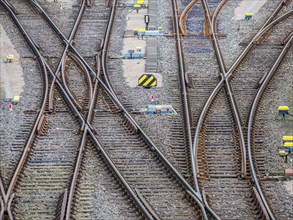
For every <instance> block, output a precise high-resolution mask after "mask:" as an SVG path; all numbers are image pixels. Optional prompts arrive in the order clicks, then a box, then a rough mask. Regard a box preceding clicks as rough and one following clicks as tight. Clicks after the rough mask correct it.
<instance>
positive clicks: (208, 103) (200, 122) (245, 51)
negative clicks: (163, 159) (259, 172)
mask: <svg viewBox="0 0 293 220" xmlns="http://www.w3.org/2000/svg"><path fill="white" fill-rule="evenodd" d="M222 2H225V3H226V1H225V0H223V1H222ZM222 2H221V3H222ZM221 3H220V4H221ZM283 5H284V4H283V2H282V3H281V4H279V5H278V7H277V8H276V9H275V11H274V12H273V14H272V15H271V16H270V17H269V19H268V21H267V22H265V24H264V25H263V26H262V28H261V29H260V31H259V32H258V33H257V34H256V36H255V37H254V39H253V40H252V41H251V42H250V44H249V45H248V47H247V48H246V49H245V50H244V52H243V53H246V54H247V53H248V51H249V50H250V49H251V47H252V46H253V45H254V42H255V41H256V40H257V39H258V37H260V36H262V33H265V32H266V31H267V30H268V29H270V28H267V29H266V30H263V29H265V28H266V27H267V26H268V25H269V21H272V20H273V19H274V17H275V16H276V15H277V14H278V13H277V12H279V11H280V10H281V8H282V7H283ZM222 6H223V5H220V6H218V7H217V9H216V11H215V13H214V15H213V19H212V28H213V31H212V32H213V33H216V24H215V23H216V19H215V15H216V16H217V14H218V13H219V9H218V8H219V7H222ZM278 21H280V19H277V21H275V22H272V23H278ZM269 26H273V24H270V25H269ZM213 36H215V35H213ZM244 57H245V56H242V58H241V59H238V61H239V62H238V64H237V65H235V64H234V66H235V67H237V66H238V65H239V64H240V63H241V62H242V60H243V59H244ZM228 72H229V74H228V75H227V76H228V77H229V76H230V75H231V73H232V71H231V69H230V70H229V71H228ZM227 76H226V77H227ZM226 77H225V78H226ZM224 82H225V80H224V78H223V77H222V79H221V81H220V82H219V83H218V85H217V86H216V87H215V89H214V91H213V92H212V93H211V95H210V96H209V98H208V100H207V101H206V103H205V105H204V108H203V110H202V112H201V114H200V117H199V120H198V124H197V127H196V132H195V137H194V145H193V150H194V152H193V156H194V158H195V159H194V160H195V162H196V167H197V173H199V169H198V160H197V148H198V145H199V134H200V131H201V127H202V123H203V119H204V117H205V114H206V112H207V110H208V109H209V107H210V105H211V103H212V101H213V100H214V98H215V97H216V95H217V94H218V93H219V91H220V88H221V87H222V86H223V84H224ZM205 201H206V200H204V202H205ZM205 205H206V206H208V204H207V203H206V202H205Z"/></svg>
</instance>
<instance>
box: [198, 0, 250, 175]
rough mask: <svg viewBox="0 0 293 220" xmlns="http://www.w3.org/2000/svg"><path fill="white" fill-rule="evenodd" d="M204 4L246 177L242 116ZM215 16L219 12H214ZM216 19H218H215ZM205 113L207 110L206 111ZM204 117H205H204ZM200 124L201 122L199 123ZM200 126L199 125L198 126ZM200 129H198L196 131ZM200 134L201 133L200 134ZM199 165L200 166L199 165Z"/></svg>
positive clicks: (203, 1) (242, 169)
mask: <svg viewBox="0 0 293 220" xmlns="http://www.w3.org/2000/svg"><path fill="white" fill-rule="evenodd" d="M202 3H203V6H204V10H205V12H206V14H207V17H208V20H209V24H210V27H212V38H213V44H214V48H215V52H216V56H217V60H218V63H219V67H220V70H221V77H222V79H223V80H224V81H225V85H226V89H227V92H228V95H229V99H230V102H231V106H232V110H233V115H234V117H235V120H236V125H237V130H238V133H239V138H240V149H241V177H245V176H246V150H245V140H244V135H243V130H242V126H241V121H240V117H239V114H238V109H237V106H236V103H235V100H234V96H233V93H232V89H231V86H230V84H229V82H228V81H227V79H226V77H225V75H226V67H225V64H224V60H223V57H222V54H221V51H220V47H219V43H218V38H217V36H216V33H215V30H214V28H213V27H214V24H213V23H212V19H211V16H210V11H209V6H208V3H207V1H206V0H202ZM214 15H215V16H216V15H217V14H214ZM213 20H214V21H215V20H216V19H213ZM204 114H205V112H204ZM202 119H203V118H202ZM199 122H200V124H201V123H202V121H199ZM198 125H199V123H198ZM197 128H198V126H197ZM197 131H198V129H196V132H197ZM198 135H199V134H198ZM195 138H198V136H196V135H195ZM197 142H198V139H195V144H198V143H197ZM195 155H196V154H194V155H193V156H194V157H195ZM197 167H198V166H197Z"/></svg>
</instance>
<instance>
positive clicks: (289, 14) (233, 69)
mask: <svg viewBox="0 0 293 220" xmlns="http://www.w3.org/2000/svg"><path fill="white" fill-rule="evenodd" d="M281 5H282V6H283V5H284V4H283V3H282V4H281ZM279 7H280V6H278V7H277V9H276V10H277V11H280V9H279ZM276 10H275V11H276ZM275 11H274V13H273V14H275ZM292 15H293V10H290V11H288V12H287V13H285V14H284V15H282V16H280V17H279V18H277V19H276V20H273V19H272V18H271V17H270V18H269V20H271V21H272V20H273V21H272V22H270V23H268V22H266V23H265V24H266V26H262V28H261V29H260V30H259V31H258V33H257V34H256V35H255V36H254V38H253V39H252V40H251V41H250V42H249V44H248V45H247V47H246V48H245V49H244V50H243V51H242V53H241V54H240V56H239V57H238V58H237V60H236V61H235V62H234V63H233V65H232V66H231V68H230V69H229V70H228V72H227V73H226V77H228V78H229V77H230V76H231V75H232V73H233V72H234V71H235V70H236V69H237V67H238V66H239V64H240V63H241V62H242V61H243V60H244V58H245V57H246V55H247V54H248V52H249V51H250V49H251V48H252V47H253V46H255V45H256V44H257V41H258V40H259V39H260V38H261V36H262V35H263V34H265V32H267V31H268V30H269V29H271V28H272V27H273V26H275V25H277V24H278V23H279V22H281V21H282V20H284V19H286V18H287V17H288V16H292Z"/></svg>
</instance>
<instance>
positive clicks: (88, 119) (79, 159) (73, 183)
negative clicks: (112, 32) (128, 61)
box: [64, 55, 100, 219]
mask: <svg viewBox="0 0 293 220" xmlns="http://www.w3.org/2000/svg"><path fill="white" fill-rule="evenodd" d="M96 57H97V62H96V63H97V77H99V75H100V69H99V68H100V65H99V63H100V59H99V55H97V56H96ZM98 84H99V81H98V80H96V81H95V85H94V91H93V98H92V99H91V102H89V111H88V115H87V117H86V122H87V123H89V124H90V123H91V118H92V112H93V109H94V103H95V101H96V98H95V97H96V95H97V90H98ZM87 133H88V131H87V130H84V132H83V135H82V140H81V143H80V147H79V152H78V156H77V160H76V163H75V168H74V174H73V177H72V181H71V185H70V189H69V195H68V198H67V209H66V215H65V219H70V217H71V213H70V212H71V208H72V203H73V196H74V193H75V188H76V184H77V179H78V175H79V170H80V167H81V162H82V157H83V152H84V148H85V144H86V138H87ZM64 211H65V210H64Z"/></svg>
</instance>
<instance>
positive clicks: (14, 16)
mask: <svg viewBox="0 0 293 220" xmlns="http://www.w3.org/2000/svg"><path fill="white" fill-rule="evenodd" d="M1 4H2V5H3V6H4V8H5V9H6V10H7V11H8V12H9V15H10V16H11V18H12V20H13V21H14V23H15V24H16V26H17V27H18V29H19V31H20V32H21V34H22V35H23V37H24V38H25V40H26V42H27V43H28V44H29V46H30V48H31V50H32V51H33V52H34V54H35V55H36V56H37V59H38V61H39V64H40V65H41V67H42V68H45V69H47V70H48V72H49V75H50V76H51V77H52V78H53V79H55V82H56V85H57V87H58V89H59V90H60V91H61V93H62V94H63V96H64V98H65V101H66V102H67V103H68V105H69V106H70V108H71V109H72V111H73V112H74V113H75V115H76V117H77V119H78V120H79V121H80V122H81V123H82V124H83V125H84V129H85V130H87V131H88V134H89V135H90V137H91V138H92V140H93V142H94V143H95V144H96V147H97V149H98V150H99V151H101V153H102V155H103V157H104V158H105V160H106V162H107V163H108V164H109V166H110V167H111V169H112V170H113V172H114V173H115V175H116V176H117V177H118V179H119V180H120V181H121V182H122V184H123V185H124V186H125V188H126V190H127V191H128V193H129V194H130V195H131V197H132V198H133V200H134V202H135V203H136V204H137V205H138V207H139V208H140V209H141V211H142V213H143V214H145V216H146V217H147V218H149V219H153V217H152V216H151V215H150V214H149V212H148V210H146V209H145V207H144V205H143V204H142V203H141V201H140V200H139V199H138V198H137V195H136V193H135V192H134V191H133V190H132V188H131V187H130V186H129V184H128V183H127V182H126V181H125V179H124V177H123V176H122V175H121V174H120V172H119V170H118V169H117V168H116V166H115V164H114V163H113V162H112V160H111V158H110V157H109V155H108V154H107V152H106V151H105V150H104V148H103V147H102V145H101V143H100V142H99V140H98V139H97V138H96V136H95V134H94V132H93V131H92V129H91V126H90V125H89V124H88V123H87V122H86V121H85V120H84V118H83V116H82V115H81V114H80V112H79V111H78V109H77V108H76V106H75V104H74V103H73V102H72V100H71V99H70V97H69V95H68V94H67V92H66V90H65V89H64V88H63V85H62V83H61V82H60V80H59V78H58V77H57V76H56V75H55V74H54V73H53V71H52V70H51V69H50V67H49V65H48V64H47V63H46V62H45V60H44V58H43V57H42V55H41V54H40V52H39V50H38V48H37V46H36V45H35V43H34V42H33V40H32V39H31V38H30V36H29V35H28V34H27V32H26V31H25V29H24V28H23V26H22V25H21V23H20V22H19V20H18V18H17V17H16V15H15V14H14V13H13V11H12V10H11V9H10V8H9V7H5V6H7V5H6V4H5V0H1ZM12 195H13V194H12ZM10 198H12V196H11V197H10ZM10 202H11V199H10Z"/></svg>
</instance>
